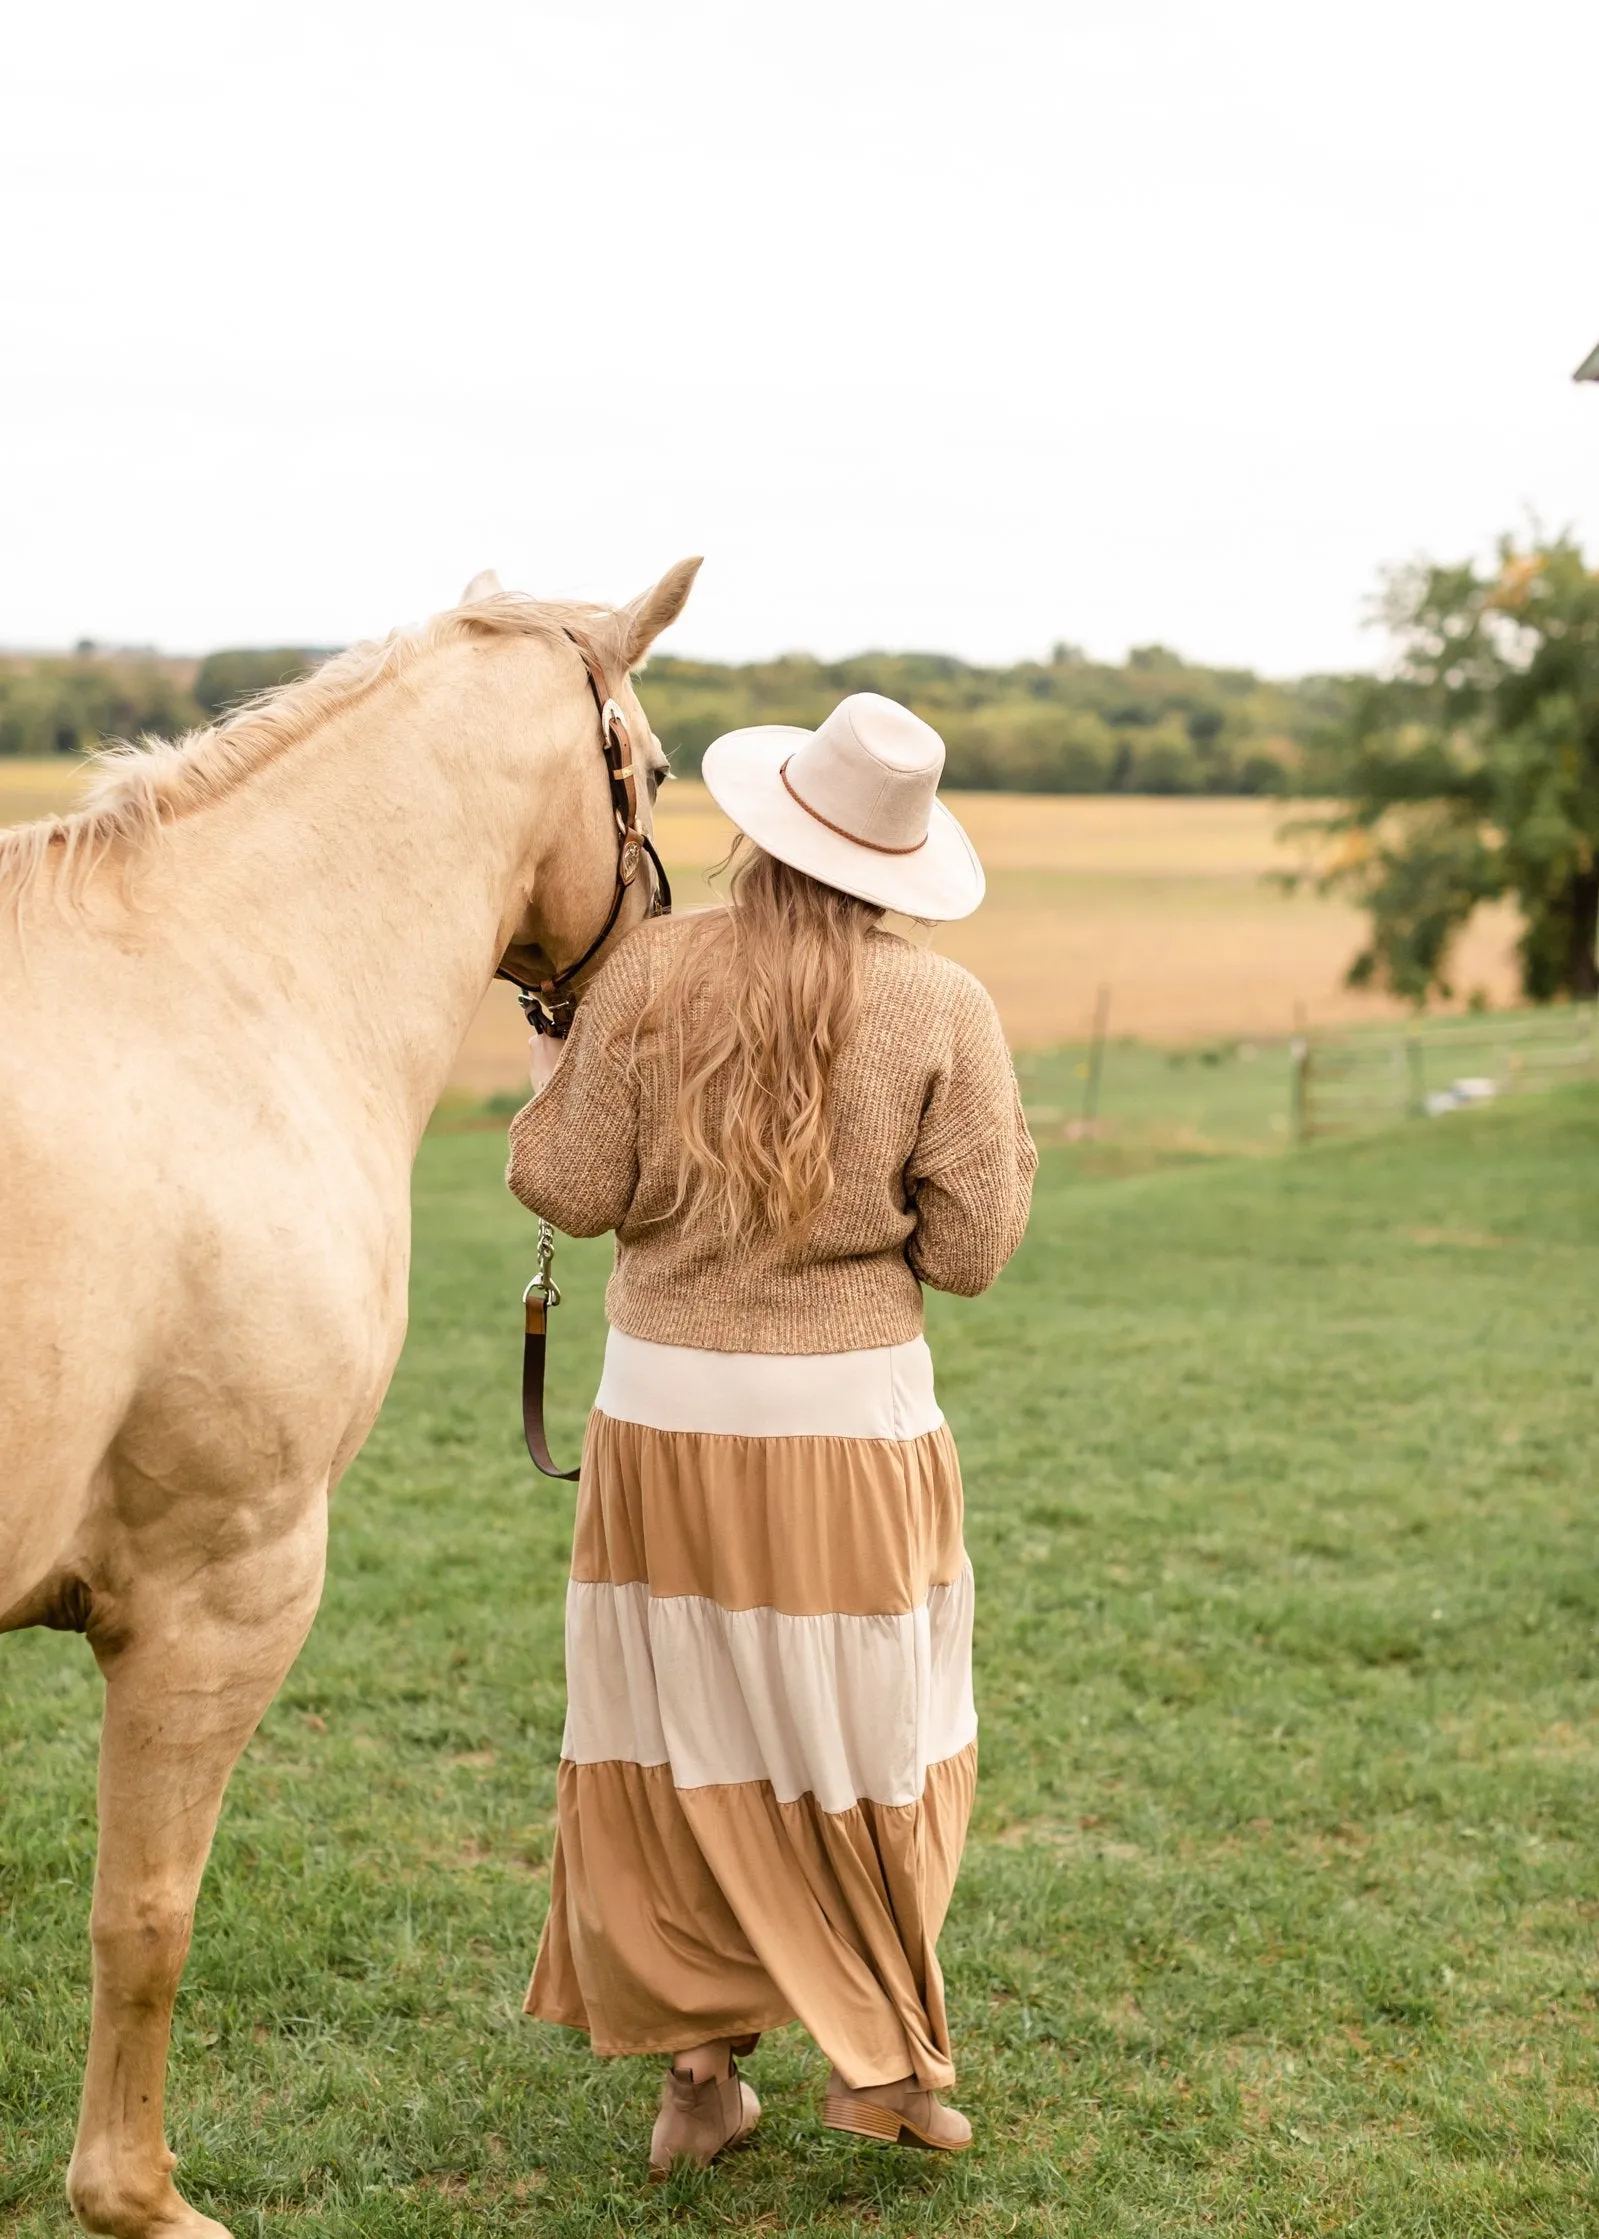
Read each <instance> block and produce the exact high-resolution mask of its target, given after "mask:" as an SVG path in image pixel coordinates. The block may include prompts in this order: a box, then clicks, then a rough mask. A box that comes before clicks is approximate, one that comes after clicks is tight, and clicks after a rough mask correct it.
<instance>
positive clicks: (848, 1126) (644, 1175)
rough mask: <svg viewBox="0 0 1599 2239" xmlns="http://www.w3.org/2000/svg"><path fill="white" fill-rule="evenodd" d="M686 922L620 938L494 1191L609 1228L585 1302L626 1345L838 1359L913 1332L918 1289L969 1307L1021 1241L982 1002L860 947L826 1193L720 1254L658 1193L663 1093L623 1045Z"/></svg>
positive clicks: (899, 952) (525, 1118) (571, 1227)
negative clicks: (785, 1226) (857, 996)
mask: <svg viewBox="0 0 1599 2239" xmlns="http://www.w3.org/2000/svg"><path fill="white" fill-rule="evenodd" d="M686 923H687V921H686V920H684V919H682V918H663V919H657V920H655V921H654V922H653V923H651V924H648V925H644V926H641V927H640V928H639V930H638V931H637V932H635V933H633V934H630V935H629V937H628V938H627V940H625V941H624V942H623V943H622V946H621V947H620V948H619V949H618V950H617V952H616V954H615V955H614V956H613V957H612V958H611V960H610V961H609V962H608V963H607V965H606V967H605V969H604V971H603V972H601V973H600V975H599V977H598V978H597V979H596V980H595V982H594V984H593V986H592V988H591V989H590V990H589V992H588V993H587V995H585V997H584V999H583V1002H582V1004H581V1006H580V1007H579V1010H578V1014H577V1019H576V1023H575V1024H574V1026H573V1028H572V1038H571V1043H570V1046H569V1047H568V1050H567V1053H566V1057H565V1059H564V1060H563V1062H562V1064H561V1067H560V1070H559V1071H558V1072H557V1073H556V1075H555V1077H554V1079H553V1080H552V1081H551V1082H550V1083H549V1085H548V1087H547V1088H545V1089H544V1091H543V1093H542V1094H541V1095H540V1096H538V1097H537V1098H536V1099H535V1101H534V1102H533V1103H531V1104H528V1105H526V1106H524V1108H523V1109H522V1110H521V1111H520V1112H518V1113H517V1115H516V1118H515V1119H514V1120H513V1121H512V1122H511V1162H510V1167H509V1171H508V1173H507V1176H506V1179H507V1181H508V1182H509V1183H510V1186H511V1188H512V1190H513V1191H514V1192H515V1193H516V1195H517V1196H518V1197H519V1198H520V1199H521V1200H522V1203H523V1204H524V1205H526V1206H527V1207H529V1209H530V1210H531V1211H533V1212H535V1213H542V1214H543V1215H544V1216H545V1218H546V1219H547V1220H549V1221H551V1222H553V1223H554V1225H555V1226H556V1227H557V1228H559V1229H562V1230H564V1231H565V1232H566V1234H567V1235H569V1236H598V1235H601V1234H603V1232H604V1231H605V1230H606V1229H615V1231H616V1267H615V1270H614V1272H613V1274H612V1276H611V1280H610V1286H609V1288H608V1289H607V1291H606V1294H605V1306H606V1312H607V1314H608V1316H609V1318H610V1320H611V1322H612V1323H613V1325H614V1326H615V1327H616V1328H617V1329H619V1330H622V1331H624V1332H625V1333H626V1334H627V1335H628V1336H630V1337H647V1338H652V1339H654V1340H655V1342H656V1343H657V1344H663V1345H695V1346H700V1347H703V1348H705V1349H707V1350H710V1351H713V1352H726V1353H842V1352H852V1351H855V1350H856V1349H858V1348H860V1347H863V1346H871V1345H898V1344H902V1343H903V1342H904V1341H905V1340H906V1339H908V1338H912V1337H916V1336H918V1335H919V1334H920V1332H921V1327H922V1294H921V1285H922V1284H923V1283H931V1284H932V1286H933V1288H934V1289H935V1290H944V1291H957V1292H959V1293H960V1294H961V1295H962V1296H963V1297H968V1298H969V1297H972V1296H974V1295H975V1293H977V1292H978V1291H981V1290H986V1288H987V1287H988V1285H989V1284H990V1283H991V1282H992V1281H993V1280H994V1277H995V1276H996V1275H997V1274H998V1273H999V1271H1000V1269H1001V1268H1002V1267H1003V1266H1004V1264H1005V1262H1006V1260H1008V1259H1009V1258H1010V1255H1011V1253H1012V1252H1014V1251H1015V1249H1016V1247H1017V1245H1018V1244H1019V1243H1020V1242H1021V1238H1022V1231H1023V1229H1024V1228H1025V1227H1026V1225H1027V1210H1028V1204H1029V1201H1030V1198H1031V1196H1032V1182H1033V1170H1034V1168H1035V1167H1036V1165H1037V1164H1038V1154H1037V1152H1036V1151H1035V1150H1034V1148H1033V1145H1032V1140H1031V1138H1030V1137H1029V1135H1028V1133H1027V1126H1026V1122H1025V1121H1024V1120H1023V1118H1022V1109H1021V1099H1020V1097H1019V1096H1018V1094H1017V1090H1016V1078H1015V1075H1014V1073H1013V1072H1012V1070H1011V1063H1010V1057H1009V1055H1008V1053H1007V1051H1006V1048H1005V1039H1004V1035H1003V1033H1002V1032H1001V1030H1000V1023H999V1018H998V1015H997V1013H996V1012H995V1009H994V1006H993V1004H992V1002H990V1000H989V998H988V995H987V994H986V992H985V991H984V989H983V988H982V986H981V985H980V984H979V983H978V981H976V980H974V979H973V978H972V976H971V974H970V973H969V972H965V971H962V969H961V967H960V966H959V965H958V964H952V963H950V961H949V960H948V958H947V957H942V956H935V955H933V954H932V952H931V951H930V950H928V949H921V948H913V947H912V946H911V945H910V944H909V942H907V941H903V940H900V939H898V938H897V937H896V936H895V935H893V934H890V933H875V934H874V935H873V936H872V938H871V940H870V941H869V943H868V947H867V958H868V961H867V968H866V975H865V983H864V987H863V991H862V1003H861V1009H860V1014H859V1017H858V1020H857V1023H856V1026H855V1030H854V1033H853V1035H852V1036H851V1038H850V1040H849V1042H848V1043H847V1045H846V1046H845V1048H844V1049H843V1050H841V1051H840V1053H839V1056H838V1058H837V1060H836V1062H835V1064H834V1068H833V1076H832V1082H831V1086H830V1090H829V1102H828V1120H829V1128H830V1134H831V1151H832V1160H833V1171H834V1174H835V1176H836V1178H837V1187H836V1189H835V1191H834V1194H833V1197H832V1199H831V1200H830V1202H829V1203H828V1205H827V1207H826V1208H825V1210H824V1211H823V1213H822V1215H821V1217H820V1218H819V1220H818V1221H817V1222H816V1223H815V1225H814V1226H813V1227H812V1228H811V1230H810V1231H809V1232H808V1234H807V1235H806V1236H805V1237H804V1238H803V1239H802V1240H801V1241H799V1242H794V1241H791V1240H786V1239H783V1238H776V1237H773V1236H771V1235H759V1236H753V1237H750V1238H748V1239H745V1240H743V1241H741V1242H740V1243H739V1244H738V1245H737V1246H736V1247H734V1248H732V1249H729V1248H728V1247H727V1246H726V1245H725V1244H724V1243H723V1241H722V1239H721V1237H720V1235H719V1234H718V1233H717V1232H716V1230H715V1229H714V1227H713V1226H712V1224H711V1223H710V1221H709V1220H707V1219H704V1218H702V1217H700V1216H699V1215H698V1214H697V1213H696V1209H695V1207H694V1206H693V1205H692V1204H690V1205H689V1206H688V1207H687V1208H686V1209H685V1210H683V1211H680V1212H678V1213H675V1214H671V1215H670V1217H663V1216H666V1215H667V1214H668V1209H669V1208H670V1206H671V1204H672V1202H673V1199H674V1197H675V1196H676V1194H677V1145H676V1123H675V1117H674V1113H673V1100H674V1093H675V1092H674V1084H673V1083H672V1081H671V1080H670V1079H669V1078H668V1077H667V1070H666V1067H665V1066H664V1065H663V1064H661V1063H660V1062H658V1061H657V1062H655V1063H652V1062H651V1052H650V1047H649V1044H648V1043H641V1044H640V1045H639V1048H638V1054H637V1057H636V1058H634V1056H633V1047H634V1044H633V1028H634V1025H635V1022H636V1021H637V1019H638V1016H639V1013H640V1011H641V1010H642V1008H643V1006H644V1004H645V1002H646V1001H647V999H648V997H649V995H650V993H651V992H652V990H653V989H654V988H655V987H657V986H659V984H660V980H661V975H662V970H663V967H664V965H665V963H666V960H667V958H668V957H669V956H670V954H671V953H672V949H673V946H674V944H675V943H676V942H678V941H679V940H681V939H682V937H683V934H684V931H685V927H686Z"/></svg>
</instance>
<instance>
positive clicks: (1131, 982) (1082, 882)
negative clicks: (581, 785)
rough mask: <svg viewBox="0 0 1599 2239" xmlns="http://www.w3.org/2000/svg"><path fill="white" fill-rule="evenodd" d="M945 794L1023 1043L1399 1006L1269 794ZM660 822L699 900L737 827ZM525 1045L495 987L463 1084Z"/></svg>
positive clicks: (1480, 938) (38, 769)
mask: <svg viewBox="0 0 1599 2239" xmlns="http://www.w3.org/2000/svg"><path fill="white" fill-rule="evenodd" d="M77 782H78V776H77V767H76V765H71V764H68V765H66V766H65V767H63V765H61V764H59V763H54V764H52V763H27V762H15V761H13V762H7V761H5V760H3V759H0V823H4V822H5V821H6V820H7V819H8V817H9V818H12V819H20V818H21V817H22V816H24V815H28V816H37V815H42V814H44V813H45V812H46V810H48V809H49V808H52V807H58V806H59V807H64V806H66V805H67V804H68V803H69V802H70V800H71V798H72V796H73V791H74V788H75V785H76V784H77ZM951 806H952V807H953V808H954V809H955V811H956V813H957V814H958V815H959V816H960V817H961V818H962V819H963V820H964V822H965V823H966V825H967V826H968V828H969V830H970V831H971V834H972V837H973V839H974V840H975V841H976V843H977V846H978V849H979V851H980V853H981V855H982V857H983V862H984V864H985V866H986V868H987V871H988V900H987V901H986V902H985V904H984V905H983V907H982V909H981V910H979V911H978V913H977V914H976V916H975V917H973V918H971V919H969V920H968V921H967V922H966V923H964V924H962V925H953V926H948V927H945V928H943V929H941V930H940V932H939V933H938V935H937V936H936V938H937V943H938V946H939V947H941V948H943V949H945V950H947V952H948V953H949V954H950V955H951V956H955V957H958V958H959V960H960V961H961V962H962V963H963V964H966V965H969V966H970V968H971V969H972V970H973V971H975V972H976V973H977V974H978V976H979V977H980V978H981V979H982V980H983V982H984V983H985V985H986V986H987V987H988V988H989V989H990V990H991V991H992V993H993V996H994V999H995V1001H996V1002H997V1003H998V1005H999V1008H1000V1013H1001V1015H1002V1017H1003V1018H1004V1020H1005V1026H1006V1031H1007V1032H1008V1034H1009V1036H1010V1039H1011V1043H1012V1045H1013V1047H1015V1048H1018V1049H1049V1048H1053V1047H1056V1046H1058V1045H1060V1044H1066V1043H1075V1042H1077V1041H1080V1040H1081V1039H1082V1038H1083V1037H1085V1036H1086V1034H1087V1032H1088V1028H1089V1022H1090V1020H1091V1019H1092V1017H1093V1013H1094V1005H1095V999H1096V993H1097V990H1098V989H1099V988H1100V987H1101V986H1108V987H1109V988H1110V991H1111V1009H1110V1021H1111V1031H1112V1033H1113V1034H1115V1035H1117V1036H1118V1037H1133V1038H1135V1039H1138V1040H1141V1041H1144V1042H1149V1043H1155V1044H1178V1045H1187V1044H1195V1043H1203V1042H1207V1041H1215V1040H1217V1039H1218V1038H1221V1037H1227V1036H1231V1037H1234V1038H1240V1037H1242V1038H1246V1039H1253V1040H1270V1039H1274V1038H1275V1039H1281V1038H1282V1037H1284V1036H1286V1035H1287V1034H1288V1033H1289V1032H1290V1030H1291V1029H1292V1026H1293V1023H1294V1019H1295V1015H1296V1012H1298V1011H1301V1010H1302V1011H1303V1013H1304V1015H1305V1016H1306V1018H1307V1019H1308V1020H1309V1021H1310V1023H1311V1024H1312V1025H1317V1026H1329V1025H1339V1024H1349V1023H1353V1022H1358V1021H1361V1020H1376V1019H1382V1018H1396V1017H1398V1016H1399V1015H1400V1009H1399V1006H1397V1005H1396V1004H1393V1003H1390V1002H1388V1001H1387V1000H1386V999H1385V998H1383V997H1380V996H1373V995H1368V994H1355V993H1353V992H1351V991H1350V990H1349V989H1347V988H1345V987H1344V986H1343V984H1342V981H1343V974H1344V970H1345V967H1346V966H1347V965H1348V962H1349V959H1350V958H1351V957H1352V956H1353V955H1354V953H1355V951H1356V949H1357V948H1358V947H1359V945H1360V940H1361V926H1362V920H1361V918H1360V916H1359V914H1358V913H1357V912H1356V911H1354V910H1352V909H1350V908H1349V907H1348V906H1347V905H1346V904H1344V903H1341V902H1331V901H1324V900H1322V899H1321V898H1319V897H1318V896H1316V895H1313V894H1308V893H1303V894H1298V895H1292V896H1290V895H1288V894H1285V893H1284V892H1283V891H1282V890H1281V889H1280V888H1279V887H1277V886H1275V885H1273V884H1272V883H1271V880H1270V874H1271V873H1272V872H1274V871H1281V870H1284V869H1286V868H1289V867H1291V866H1292V864H1293V863H1294V862H1295V860H1296V858H1295V856H1294V854H1293V852H1292V850H1291V849H1289V848H1288V847H1287V846H1286V845H1285V844H1284V843H1283V842H1282V841H1281V840H1280V838H1279V829H1280V827H1281V825H1282V823H1283V821H1284V818H1285V815H1286V813H1287V812H1286V811H1285V809H1284V807H1283V804H1282V803H1280V802H1273V801H1265V800H1153V799H1138V798H1102V799H1096V798H1072V797H1063V796H1060V795H1053V796H1048V797H1037V798H1034V797H1028V796H1026V795H1019V794H1005V793H969V794H956V795H952V796H951ZM659 829H660V839H661V849H662V853H663V855H664V856H665V859H666V862H667V866H668V868H669V869H670V871H671V873H672V879H673V883H674V886H675V887H676V888H677V891H678V894H679V898H680V900H681V901H682V902H684V903H687V904H689V905H690V906H692V905H693V904H694V903H696V902H703V901H705V900H706V899H707V898H708V896H709V889H708V887H707V886H706V884H705V876H704V874H705V870H706V868H707V866H708V865H710V864H713V863H715V862H716V861H717V860H718V859H719V858H720V857H721V856H722V855H723V854H725V852H726V849H727V844H728V840H729V838H730V836H731V833H730V827H729V826H728V825H727V823H726V821H725V820H724V818H723V817H722V816H721V815H720V813H719V812H718V811H717V810H716V808H715V807H714V806H713V804H712V803H711V801H710V798H709V796H708V795H707V794H706V792H705V790H704V788H703V787H702V786H699V785H694V784H678V785H671V786H668V787H667V789H666V791H665V793H664V794H663V795H662V798H661V804H660V810H659ZM1513 936H1514V927H1513V925H1512V923H1511V920H1510V918H1509V917H1508V915H1507V914H1506V913H1505V912H1503V911H1498V910H1494V911H1485V912H1483V913H1482V914H1481V916H1480V918H1479V919H1478V921H1477V922H1476V923H1475V924H1474V925H1473V927H1472V929H1471V931H1470V933H1469V935H1468V937H1467V939H1466V940H1465V942H1464V943H1463V945H1462V950H1461V955H1460V958H1459V969H1458V983H1459V985H1460V987H1461V989H1462V990H1463V991H1469V990H1471V989H1474V988H1481V989H1483V990H1484V991H1485V992H1486V993H1487V994H1488V996H1489V997H1490V998H1491V999H1492V1000H1493V1002H1494V1003H1495V1004H1504V1003H1507V1002H1509V1001H1511V1000H1512V998H1513V991H1514V974H1513V972H1512V970H1511V966H1510V961H1509V954H1510V947H1511V943H1512V940H1513ZM923 937H925V936H923ZM526 1046H527V1034H526V1029H525V1028H524V1026H523V1024H522V1018H521V1013H520V1012H519V1011H518V1010H517V1008H516V1004H515V1000H514V998H513V997H512V995H511V993H510V991H509V989H508V988H505V987H503V986H502V987H496V988H494V989H492V990H491V991H490V993H489V996H488V997H487V999H486V1000H485V1002H484V1005H483V1008H482V1010H481V1012H480V1013H479V1015H478V1018H477V1020H476V1022H475V1023H474V1025H473V1027H472V1030H471V1032H470V1033H469V1034H468V1036H467V1040H466V1045H465V1047H464V1048H463V1050H462V1052H461V1055H460V1058H459V1060H458V1063H457V1066H456V1074H455V1083H454V1086H455V1089H456V1092H457V1093H458V1094H460V1095H462V1096H477V1097H484V1096H491V1095H494V1094H496V1093H500V1092H503V1091H505V1090H507V1089H510V1088H513V1087H515V1086H516V1085H517V1084H519V1083H520V1082H521V1081H522V1080H523V1079H524V1078H525V1073H526Z"/></svg>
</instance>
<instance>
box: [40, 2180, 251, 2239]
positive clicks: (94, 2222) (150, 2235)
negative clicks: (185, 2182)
mask: <svg viewBox="0 0 1599 2239" xmlns="http://www.w3.org/2000/svg"><path fill="white" fill-rule="evenodd" d="M67 2200H68V2203H69V2204H70V2206H71V2209H72V2213H73V2214H74V2216H76V2218H77V2219H78V2223H79V2224H80V2226H81V2227H82V2229H83V2231H84V2233H85V2234H86V2239H233V2234H232V2232H231V2231H229V2229H228V2227H227V2225H226V2224H222V2223H217V2222H216V2221H215V2220H214V2219H213V2218H212V2217H210V2216H202V2215H201V2213H200V2211H199V2209H198V2208H191V2207H190V2206H189V2203H188V2202H187V2201H186V2200H185V2199H184V2197H183V2195H182V2193H181V2192H178V2191H177V2190H176V2189H175V2187H174V2186H173V2185H171V2184H170V2183H168V2182H165V2181H163V2183H162V2185H161V2189H160V2192H159V2194H158V2195H157V2196H156V2197H155V2198H154V2199H151V2198H150V2197H148V2195H147V2196H146V2198H144V2199H143V2200H140V2199H139V2198H138V2197H137V2196H136V2194H134V2193H133V2192H132V2191H131V2190H124V2188H122V2187H121V2186H114V2185H111V2184H108V2183H105V2182H104V2181H102V2180H96V2179H94V2178H91V2177H88V2176H86V2175H84V2174H82V2173H79V2172H73V2171H69V2172H68V2176H67Z"/></svg>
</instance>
